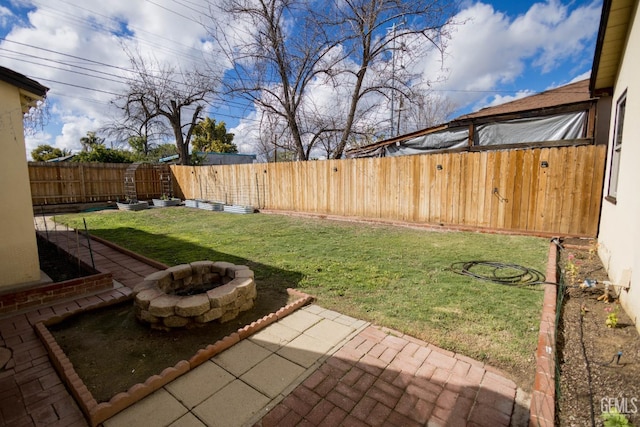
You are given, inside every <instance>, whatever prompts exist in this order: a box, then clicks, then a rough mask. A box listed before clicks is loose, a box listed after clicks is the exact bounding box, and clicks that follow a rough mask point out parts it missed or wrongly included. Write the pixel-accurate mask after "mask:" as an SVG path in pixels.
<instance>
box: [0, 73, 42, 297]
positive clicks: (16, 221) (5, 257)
mask: <svg viewBox="0 0 640 427" xmlns="http://www.w3.org/2000/svg"><path fill="white" fill-rule="evenodd" d="M0 147H1V148H2V155H1V156H0V183H1V184H2V185H0V199H1V200H2V201H3V205H2V211H1V213H0V236H1V237H0V239H2V240H1V241H0V273H1V274H0V292H2V291H3V290H4V289H7V288H8V287H10V286H16V285H22V284H29V283H33V282H38V281H39V280H40V264H39V262H38V246H37V243H36V235H35V229H34V227H33V208H32V206H31V188H30V186H29V172H28V169H27V161H26V158H25V146H24V131H23V125H22V108H21V104H20V93H19V90H18V88H17V87H15V86H13V85H10V84H8V83H5V82H3V81H0Z"/></svg>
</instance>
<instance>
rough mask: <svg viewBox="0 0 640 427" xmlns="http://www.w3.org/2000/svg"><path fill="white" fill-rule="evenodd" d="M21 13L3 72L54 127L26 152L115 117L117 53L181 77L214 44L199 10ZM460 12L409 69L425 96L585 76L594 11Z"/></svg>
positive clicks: (562, 5)
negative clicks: (32, 84)
mask: <svg viewBox="0 0 640 427" xmlns="http://www.w3.org/2000/svg"><path fill="white" fill-rule="evenodd" d="M154 3H157V4H158V5H160V6H158V5H156V4H154ZM208 3H211V4H215V3H217V1H211V2H208ZM21 4H22V5H23V6H24V5H25V4H26V5H27V6H30V7H31V8H32V9H31V11H30V12H29V14H28V16H27V17H24V16H16V15H15V14H14V13H12V10H17V9H11V3H9V5H7V6H4V5H3V6H0V24H2V25H3V28H5V30H7V28H8V27H7V26H8V25H12V28H11V29H10V31H9V32H8V34H7V35H6V36H5V38H6V39H7V40H11V41H15V42H19V43H22V44H21V45H18V44H15V43H11V42H9V41H1V42H0V47H1V48H3V49H7V50H10V51H13V53H12V52H7V51H0V55H1V57H2V59H1V61H2V63H3V65H4V66H6V67H9V68H12V69H14V70H16V71H18V72H20V73H23V74H26V75H28V76H29V77H32V78H35V79H36V80H39V78H40V79H42V80H39V81H40V82H41V83H42V84H44V85H46V86H48V87H50V88H51V90H50V92H49V99H50V103H51V114H52V117H51V121H52V122H54V124H56V126H49V127H48V128H47V129H45V132H43V133H41V134H39V135H35V136H29V137H28V138H27V145H28V151H30V150H29V148H31V149H32V148H35V146H36V145H38V144H40V143H49V144H52V145H55V146H57V147H59V148H70V149H74V150H77V149H79V148H80V143H79V138H80V137H82V136H84V135H86V132H88V131H94V130H96V129H98V128H99V127H101V126H102V125H104V124H105V123H106V121H107V120H109V119H110V118H111V117H113V110H112V107H111V106H110V104H109V101H110V100H111V99H112V98H113V95H111V94H109V93H104V92H114V93H115V92H119V91H121V90H122V89H123V88H124V85H123V83H122V82H123V78H124V75H125V71H124V70H123V69H126V68H127V67H128V66H129V61H128V58H127V55H126V54H125V52H124V51H123V49H122V44H123V43H124V44H127V45H130V46H132V45H136V46H137V47H138V49H139V50H140V51H141V52H142V53H144V54H149V53H151V54H153V56H154V57H155V58H157V59H158V61H160V62H168V63H170V64H172V65H175V66H176V67H178V68H183V69H188V68H190V67H192V66H194V64H199V65H202V63H203V58H205V57H206V59H207V60H209V59H210V56H208V55H210V53H211V52H215V51H216V46H215V43H214V42H213V41H212V40H211V38H210V37H208V34H207V31H206V29H205V28H204V27H203V26H202V25H200V24H199V22H200V20H202V19H206V17H205V15H206V14H207V13H208V6H200V5H198V2H191V1H190V2H168V1H162V0H157V1H156V2H153V3H152V2H145V1H132V0H109V1H102V2H86V1H85V0H68V1H64V2H51V1H49V0H23V1H22V3H21ZM462 4H463V5H464V8H463V9H461V10H460V12H459V13H458V15H457V16H456V20H457V21H460V22H465V23H464V24H463V25H459V26H457V27H455V28H454V29H453V31H452V34H451V39H450V40H449V42H448V48H447V52H446V55H445V57H444V63H442V62H441V57H440V56H439V55H438V54H437V53H435V52H428V55H426V56H425V57H424V58H423V59H422V60H421V61H419V63H420V65H419V68H416V70H417V71H420V72H421V73H422V75H423V78H424V80H430V81H434V80H438V78H439V77H446V81H444V82H442V83H438V82H435V83H433V85H432V88H433V89H435V90H436V91H439V92H437V93H439V94H445V95H447V96H448V97H449V98H450V102H451V103H453V104H456V105H459V106H468V105H473V106H479V105H482V106H487V105H497V103H501V102H507V101H510V100H513V99H517V98H518V97H521V96H525V95H526V94H529V93H530V89H531V87H533V85H531V86H530V85H528V84H527V83H528V82H525V83H521V79H522V76H523V74H524V73H525V72H526V71H527V70H531V68H532V67H533V69H534V70H535V71H536V72H537V73H538V74H539V75H540V77H541V78H544V76H545V75H549V74H550V73H552V72H553V71H554V70H556V69H558V68H559V67H565V68H567V63H569V64H570V66H569V67H568V69H571V70H575V73H580V74H581V76H584V75H585V74H582V73H583V72H584V70H585V69H586V68H590V61H591V57H588V58H587V59H585V52H584V50H585V46H587V45H588V43H591V42H592V41H593V39H594V38H595V34H596V31H597V27H598V20H599V16H600V6H599V3H598V2H597V1H594V2H592V3H578V4H576V3H575V2H574V1H570V0H563V2H561V1H560V0H548V1H541V2H538V3H533V4H532V5H531V7H529V9H528V10H527V11H526V12H525V13H523V14H521V15H519V16H508V15H506V14H505V13H502V12H499V11H496V10H495V9H494V8H493V7H492V6H491V5H488V4H485V3H482V2H472V1H470V0H465V1H464V2H463V3H462ZM192 9H196V10H192ZM20 10H24V9H20ZM248 25H249V23H243V24H240V25H233V26H232V25H229V28H235V29H236V31H235V33H234V34H233V35H232V34H231V33H229V36H230V40H231V41H232V42H233V41H234V40H235V39H234V37H235V38H242V37H247V34H248V32H249V31H248V30H249V28H250V27H248ZM27 45H31V46H37V47H39V48H42V49H47V50H48V51H46V50H42V49H35V48H32V47H28V46H27ZM54 52H62V53H65V54H67V55H72V56H73V57H72V56H64V55H59V54H56V53H54ZM26 55H32V56H26ZM587 56H589V55H587ZM79 58H87V59H91V60H92V61H95V62H86V61H82V60H80V59H79ZM53 61H57V62H53ZM32 62H33V63H32ZM34 63H36V64H34ZM211 63H212V61H209V64H211ZM103 64H109V65H112V66H113V67H109V66H106V65H103ZM226 64H227V62H225V61H224V60H222V59H220V60H219V61H218V62H217V63H216V65H217V66H219V67H222V66H225V65H226ZM81 67H82V68H81ZM114 67H120V68H114ZM70 71H76V72H77V73H71V72H70ZM79 73H85V74H91V75H93V76H96V75H97V76H100V78H96V77H90V76H87V75H83V74H79ZM568 74H569V73H568ZM573 77H574V76H573V75H566V76H564V77H554V78H553V79H551V80H556V81H569V80H571V79H572V78H573ZM45 79H46V80H45ZM519 79H520V80H519ZM113 80H115V81H113ZM63 83H68V84H63ZM69 84H71V85H76V86H81V87H75V86H71V85H69ZM549 84H552V83H551V82H550V83H549ZM505 85H506V88H507V89H514V91H515V94H514V95H497V96H494V95H493V93H491V92H493V91H495V90H496V89H504V88H505ZM523 86H524V87H523ZM346 87H347V86H346V85H342V86H341V87H339V88H338V89H332V88H329V87H327V86H325V85H322V84H319V82H316V83H314V84H313V85H311V86H310V88H311V89H312V90H313V91H312V93H310V94H309V98H311V99H314V100H315V101H317V103H318V104H319V105H322V106H323V108H325V109H327V111H328V110H331V111H336V110H337V109H340V108H343V107H344V106H345V105H346V103H347V101H346V99H345V97H346V94H345V91H344V89H345V88H346ZM84 88H93V89H97V90H99V91H103V92H99V91H91V90H87V89H84ZM490 93H491V94H490ZM376 103H379V104H380V105H379V110H378V111H377V112H375V114H377V117H387V116H388V112H387V110H386V109H387V108H388V106H387V104H386V103H385V102H383V101H381V100H379V99H375V100H371V105H374V104H376ZM244 114H245V115H246V116H247V120H246V121H241V122H240V123H239V124H238V125H237V126H235V127H234V128H233V129H230V131H232V132H234V133H235V134H236V138H235V141H236V143H237V144H238V148H239V150H240V151H241V152H243V153H250V152H254V151H255V149H254V147H255V141H256V140H257V138H258V134H257V132H256V130H255V124H256V119H255V117H254V116H252V115H251V114H254V115H255V113H251V112H249V113H244ZM34 144H35V145H34Z"/></svg>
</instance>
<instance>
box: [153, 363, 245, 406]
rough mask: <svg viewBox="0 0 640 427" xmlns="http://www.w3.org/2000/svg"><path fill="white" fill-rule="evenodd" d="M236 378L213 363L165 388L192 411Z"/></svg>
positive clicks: (190, 372) (200, 367)
mask: <svg viewBox="0 0 640 427" xmlns="http://www.w3.org/2000/svg"><path fill="white" fill-rule="evenodd" d="M235 379H236V377H234V376H233V375H231V374H230V373H229V372H227V371H225V370H224V369H222V368H221V367H220V366H218V365H216V364H215V363H213V362H211V361H207V362H205V363H203V364H202V365H200V366H198V367H197V368H195V369H193V370H191V371H189V372H187V373H186V374H184V375H182V376H181V377H179V378H177V379H176V380H175V381H172V382H171V383H169V384H167V386H166V387H165V388H166V389H167V391H169V393H171V394H172V395H173V396H174V397H175V398H176V399H178V400H179V401H180V402H181V403H182V404H183V405H184V406H186V407H187V408H189V409H192V408H193V407H194V406H196V405H197V404H199V403H201V402H202V401H203V400H205V399H206V398H208V397H209V396H211V395H213V394H215V393H216V392H218V391H219V390H220V389H222V388H223V387H224V386H226V385H227V384H229V383H230V382H231V381H233V380H235Z"/></svg>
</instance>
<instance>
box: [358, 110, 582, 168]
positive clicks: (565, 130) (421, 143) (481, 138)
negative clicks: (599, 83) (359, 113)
mask: <svg viewBox="0 0 640 427" xmlns="http://www.w3.org/2000/svg"><path fill="white" fill-rule="evenodd" d="M586 124H587V112H586V111H577V112H572V113H563V114H554V115H550V116H537V117H530V118H522V119H512V120H505V121H497V122H490V123H484V124H480V125H477V126H476V127H475V133H474V145H481V146H489V145H502V144H514V145H517V144H524V143H529V142H544V141H560V140H570V139H578V138H584V135H585V130H586ZM468 139H469V128H468V127H467V126H462V127H455V128H449V129H445V130H441V131H436V132H432V133H429V134H426V135H421V136H418V137H416V138H413V139H409V140H406V141H398V142H396V143H395V144H390V145H387V146H385V147H384V153H382V152H381V151H382V150H376V152H371V153H367V154H366V155H365V156H364V157H377V156H380V155H383V156H406V155H410V154H424V153H428V152H429V151H432V150H442V149H447V148H459V147H464V146H466V145H468ZM380 148H382V147H380Z"/></svg>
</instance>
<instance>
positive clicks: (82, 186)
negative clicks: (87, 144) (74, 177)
mask: <svg viewBox="0 0 640 427" xmlns="http://www.w3.org/2000/svg"><path fill="white" fill-rule="evenodd" d="M78 174H80V197H81V200H80V201H81V202H82V203H87V189H86V188H85V183H84V165H83V164H82V163H80V165H79V166H78Z"/></svg>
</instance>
